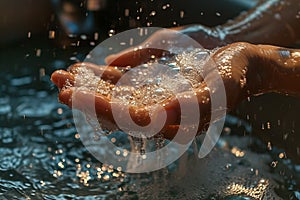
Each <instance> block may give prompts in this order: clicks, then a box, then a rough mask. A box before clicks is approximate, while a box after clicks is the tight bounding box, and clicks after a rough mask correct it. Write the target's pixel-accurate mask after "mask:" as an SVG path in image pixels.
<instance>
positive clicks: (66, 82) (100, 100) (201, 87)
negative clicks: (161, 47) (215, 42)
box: [51, 43, 258, 140]
mask: <svg viewBox="0 0 300 200" xmlns="http://www.w3.org/2000/svg"><path fill="white" fill-rule="evenodd" d="M253 46H254V45H250V44H248V43H234V44H231V45H228V46H225V47H222V48H220V49H217V50H214V51H212V52H210V55H211V59H210V62H207V64H206V65H207V66H206V67H204V68H203V69H204V70H203V71H202V74H201V76H202V78H201V76H199V77H188V78H189V80H191V82H190V83H191V84H192V90H193V94H195V95H196V98H197V103H198V106H199V110H200V113H201V119H200V120H199V122H198V123H199V124H198V125H199V127H198V132H200V131H201V130H203V129H204V128H205V126H206V125H207V124H208V123H209V121H210V120H211V112H216V111H213V110H211V96H210V93H211V92H214V93H216V92H218V90H219V88H218V87H219V86H220V87H221V85H216V84H214V88H209V87H208V85H209V84H208V83H214V82H215V81H216V80H217V79H216V74H214V73H213V71H214V70H213V68H212V67H210V66H209V65H211V64H214V65H215V66H216V69H217V71H218V75H220V77H221V78H222V81H223V82H222V83H220V84H224V86H225V90H226V95H227V103H226V104H225V105H226V107H224V108H220V109H221V110H224V109H228V108H232V107H234V106H235V105H236V104H237V103H238V102H239V101H241V100H242V99H244V98H246V97H247V96H248V95H251V93H252V92H255V91H254V90H257V89H258V88H256V87H255V86H251V84H248V83H250V82H253V81H254V80H248V79H255V78H256V75H255V74H254V75H252V74H249V73H248V72H249V71H250V72H251V73H252V71H253V70H251V69H250V70H249V66H250V65H249V59H248V58H249V55H251V51H252V47H253ZM143 51H144V52H143ZM142 52H143V53H145V54H146V53H147V52H148V53H149V52H150V54H152V53H153V52H152V51H148V50H147V51H146V50H142ZM125 55H126V56H128V55H130V53H126V54H125ZM146 55H149V54H146ZM123 58H124V57H122V56H121V58H120V59H115V62H112V64H113V65H117V64H119V63H118V62H121V61H122V62H123V63H122V64H120V65H121V66H127V65H128V64H129V65H131V66H134V65H136V64H139V63H140V60H139V61H138V62H136V63H133V62H131V63H127V64H126V61H125V59H123ZM109 59H110V58H109ZM116 60H117V61H118V62H116ZM125 71H126V70H125ZM125 71H124V70H123V69H122V68H118V67H115V66H96V65H94V64H91V63H77V64H75V65H72V66H71V67H70V68H69V69H68V71H64V70H58V71H55V72H54V73H53V74H52V77H51V80H52V81H53V82H54V83H55V84H56V85H57V86H58V88H59V89H60V92H59V100H60V101H61V102H62V103H64V104H66V105H68V106H70V107H73V108H76V109H79V110H82V111H85V112H88V111H89V110H93V109H95V112H96V113H97V116H98V117H99V118H102V119H105V120H108V121H110V122H112V123H115V122H116V119H115V116H114V113H118V118H119V119H122V118H123V119H126V117H128V115H126V114H127V111H129V114H130V118H131V119H132V120H133V121H134V122H135V123H136V124H137V125H138V126H141V127H143V126H147V125H149V124H150V123H151V124H153V125H155V124H161V120H162V117H161V116H162V113H165V118H164V123H163V124H162V126H161V127H160V128H161V130H158V132H161V133H163V135H164V137H165V138H168V139H171V138H173V137H174V136H175V135H176V133H177V131H178V129H179V128H180V126H179V125H180V121H181V110H180V107H182V105H180V104H179V101H180V102H181V103H182V102H183V104H185V106H184V107H185V108H186V109H190V112H191V113H192V112H193V109H194V108H192V107H189V103H190V102H189V101H190V98H189V93H188V91H186V92H185V91H182V92H181V94H177V95H176V96H175V95H174V94H172V93H170V92H168V91H167V90H165V91H164V94H161V95H162V97H161V98H157V99H155V98H153V96H151V95H156V96H157V95H158V94H154V93H153V90H155V88H153V87H152V88H151V87H148V88H143V87H140V88H133V89H132V88H131V86H126V84H122V85H116V84H117V83H118V81H119V80H120V79H121V78H122V77H124V75H125V74H126V73H128V72H125ZM129 71H130V70H129ZM181 72H182V71H181ZM88 74H90V75H92V76H94V77H98V78H99V79H97V80H96V81H95V83H91V82H90V80H88V79H87V75H88ZM195 79H197V81H198V84H194V83H195V82H194V83H193V81H192V80H195ZM94 80H95V79H94ZM122 80H123V82H124V80H125V82H126V78H125V79H122ZM204 80H205V81H204ZM254 82H255V81H254ZM78 88H80V89H79V90H77V89H78ZM212 90H213V91H212ZM75 91H76V92H75ZM125 91H130V92H129V94H128V93H125ZM160 92H161V91H160ZM146 94H147V95H150V97H151V98H150V100H148V102H146V103H145V102H143V101H140V99H143V97H145V96H146ZM122 95H123V96H122ZM123 97H124V98H123ZM118 98H119V100H120V99H121V101H115V100H116V99H118ZM122 98H123V101H122ZM74 99H76V105H74V103H73V102H72V101H73V100H74ZM92 101H94V105H93V104H92V105H91V104H90V103H91V102H92ZM137 102H140V103H137ZM112 108H113V109H114V111H115V112H114V113H113V110H112ZM218 117H223V116H218ZM213 120H214V119H213ZM125 121H126V120H125ZM189 125H191V124H189ZM124 127H125V129H126V128H127V129H126V130H124V131H125V132H126V131H130V126H128V127H126V124H123V125H122V128H123V129H124ZM187 138H188V136H187ZM181 140H184V138H181Z"/></svg>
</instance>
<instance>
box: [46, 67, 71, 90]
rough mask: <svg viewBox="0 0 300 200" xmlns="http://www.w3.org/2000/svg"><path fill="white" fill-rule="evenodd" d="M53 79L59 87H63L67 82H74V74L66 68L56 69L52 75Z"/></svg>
mask: <svg viewBox="0 0 300 200" xmlns="http://www.w3.org/2000/svg"><path fill="white" fill-rule="evenodd" d="M51 81H52V82H53V83H54V84H55V85H56V86H57V87H58V88H59V89H61V88H63V87H64V86H65V85H66V84H67V83H70V84H73V83H74V76H73V75H72V74H71V73H69V72H67V71H65V70H56V71H55V72H53V73H52V75H51Z"/></svg>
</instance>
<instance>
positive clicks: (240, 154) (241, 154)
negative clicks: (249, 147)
mask: <svg viewBox="0 0 300 200" xmlns="http://www.w3.org/2000/svg"><path fill="white" fill-rule="evenodd" d="M231 153H232V154H233V155H235V157H244V156H245V152H243V151H242V150H240V149H238V148H237V147H233V148H232V149H231Z"/></svg>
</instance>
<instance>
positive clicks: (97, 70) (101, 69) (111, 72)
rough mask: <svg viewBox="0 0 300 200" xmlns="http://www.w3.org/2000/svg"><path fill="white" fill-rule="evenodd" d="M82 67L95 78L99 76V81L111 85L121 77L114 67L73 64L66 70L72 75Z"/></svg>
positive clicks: (120, 73)
mask: <svg viewBox="0 0 300 200" xmlns="http://www.w3.org/2000/svg"><path fill="white" fill-rule="evenodd" d="M83 67H84V68H86V69H88V70H91V71H92V72H93V73H94V74H95V76H99V77H100V78H101V79H103V80H105V81H108V82H110V83H113V84H115V83H117V82H118V80H119V79H120V78H121V76H122V72H121V71H120V70H119V69H117V68H116V67H112V66H101V65H95V64H93V63H88V62H82V63H76V64H73V65H71V66H70V67H69V68H68V71H69V72H71V73H73V74H77V73H78V71H79V70H80V68H83Z"/></svg>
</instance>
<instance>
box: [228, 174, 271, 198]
mask: <svg viewBox="0 0 300 200" xmlns="http://www.w3.org/2000/svg"><path fill="white" fill-rule="evenodd" d="M268 186H269V181H268V180H266V179H261V180H260V181H259V182H258V184H257V186H256V187H251V188H247V187H245V186H243V185H240V184H236V183H232V184H231V185H229V186H228V187H227V190H226V191H225V193H226V194H228V195H246V196H249V197H252V198H254V199H258V200H260V199H263V197H264V194H265V191H266V189H267V188H268Z"/></svg>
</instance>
